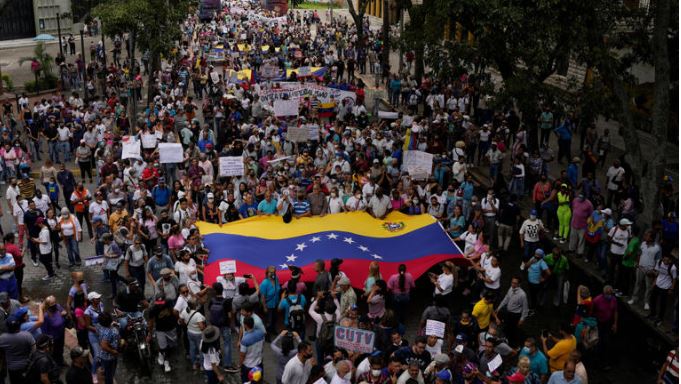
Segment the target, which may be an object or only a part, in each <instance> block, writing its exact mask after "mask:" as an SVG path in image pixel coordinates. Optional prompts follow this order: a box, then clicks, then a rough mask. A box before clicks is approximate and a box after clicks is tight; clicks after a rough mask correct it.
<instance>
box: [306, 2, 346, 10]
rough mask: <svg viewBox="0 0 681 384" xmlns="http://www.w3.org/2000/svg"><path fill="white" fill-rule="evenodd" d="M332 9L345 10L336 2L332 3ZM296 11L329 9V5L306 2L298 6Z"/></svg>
mask: <svg viewBox="0 0 681 384" xmlns="http://www.w3.org/2000/svg"><path fill="white" fill-rule="evenodd" d="M331 8H333V9H340V8H343V7H341V6H340V5H338V4H336V3H335V2H332V3H331ZM295 9H329V4H327V3H312V2H307V1H306V2H304V3H300V4H298V5H297V6H296V7H295Z"/></svg>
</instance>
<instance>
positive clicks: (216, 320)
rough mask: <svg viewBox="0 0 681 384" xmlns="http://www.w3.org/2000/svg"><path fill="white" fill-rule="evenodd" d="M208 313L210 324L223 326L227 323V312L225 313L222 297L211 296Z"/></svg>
mask: <svg viewBox="0 0 681 384" xmlns="http://www.w3.org/2000/svg"><path fill="white" fill-rule="evenodd" d="M208 313H209V320H210V323H211V324H212V325H214V326H216V327H223V326H225V325H226V324H227V314H226V313H225V301H224V299H223V298H217V297H214V298H212V299H211V300H210V304H209V305H208Z"/></svg>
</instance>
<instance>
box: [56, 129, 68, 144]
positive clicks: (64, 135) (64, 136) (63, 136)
mask: <svg viewBox="0 0 681 384" xmlns="http://www.w3.org/2000/svg"><path fill="white" fill-rule="evenodd" d="M57 134H58V135H59V141H67V140H68V139H69V137H71V130H70V129H69V128H68V127H64V126H61V127H59V128H57Z"/></svg>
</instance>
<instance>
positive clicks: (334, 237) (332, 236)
mask: <svg viewBox="0 0 681 384" xmlns="http://www.w3.org/2000/svg"><path fill="white" fill-rule="evenodd" d="M326 237H328V238H329V239H331V240H336V238H338V235H336V234H335V233H331V234H329V235H326Z"/></svg>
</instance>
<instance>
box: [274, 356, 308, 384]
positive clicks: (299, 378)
mask: <svg viewBox="0 0 681 384" xmlns="http://www.w3.org/2000/svg"><path fill="white" fill-rule="evenodd" d="M311 370H312V364H310V360H307V361H305V364H303V362H302V361H300V358H299V357H298V355H297V354H296V355H295V356H293V357H292V358H291V360H289V361H288V363H286V366H285V367H284V373H283V374H282V375H281V382H282V383H285V384H305V383H307V379H308V377H310V371H311Z"/></svg>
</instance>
